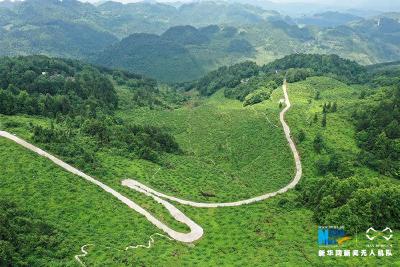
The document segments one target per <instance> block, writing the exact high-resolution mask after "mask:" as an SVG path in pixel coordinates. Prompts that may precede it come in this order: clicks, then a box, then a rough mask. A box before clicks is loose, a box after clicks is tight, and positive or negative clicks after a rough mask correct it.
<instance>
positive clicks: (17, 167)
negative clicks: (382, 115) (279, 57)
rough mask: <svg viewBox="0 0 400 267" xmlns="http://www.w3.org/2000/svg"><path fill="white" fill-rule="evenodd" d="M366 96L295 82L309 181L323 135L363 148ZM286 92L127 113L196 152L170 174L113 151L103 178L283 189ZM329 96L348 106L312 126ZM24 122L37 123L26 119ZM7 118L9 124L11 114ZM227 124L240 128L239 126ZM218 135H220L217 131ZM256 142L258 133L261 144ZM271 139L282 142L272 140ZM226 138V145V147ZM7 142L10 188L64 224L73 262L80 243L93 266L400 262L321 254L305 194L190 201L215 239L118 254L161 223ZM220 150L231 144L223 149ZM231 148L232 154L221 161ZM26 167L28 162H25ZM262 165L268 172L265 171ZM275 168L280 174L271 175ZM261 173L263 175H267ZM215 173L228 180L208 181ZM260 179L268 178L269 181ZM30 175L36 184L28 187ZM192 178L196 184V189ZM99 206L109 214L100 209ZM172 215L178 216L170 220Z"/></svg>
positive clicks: (171, 185)
mask: <svg viewBox="0 0 400 267" xmlns="http://www.w3.org/2000/svg"><path fill="white" fill-rule="evenodd" d="M314 88H318V90H320V91H321V97H322V99H321V100H319V101H314V100H312V101H311V103H309V99H310V98H313V96H314ZM358 92H359V89H357V88H351V87H348V86H345V85H343V84H341V83H339V82H337V81H335V80H331V79H328V78H311V79H308V80H307V81H304V82H300V83H296V84H290V85H289V96H290V97H291V100H292V103H293V109H292V110H291V111H289V113H288V116H287V117H288V123H289V125H290V126H291V127H292V131H293V133H294V134H295V133H296V132H298V131H299V130H300V129H304V130H305V132H306V135H307V138H306V141H304V142H303V143H302V144H301V145H300V146H299V150H300V153H301V155H302V160H303V164H304V178H303V182H304V183H306V182H307V180H308V179H310V178H312V177H314V176H315V174H314V171H315V170H314V161H315V159H316V158H317V157H316V156H315V154H314V152H313V149H312V140H313V137H314V135H315V134H316V133H317V132H322V133H323V135H324V137H325V139H326V140H327V144H328V146H330V147H332V148H334V149H335V150H341V151H346V153H349V154H354V153H356V152H357V150H358V149H357V147H356V145H355V143H354V142H353V141H352V140H353V138H352V136H353V133H354V132H353V130H352V129H353V128H352V124H351V122H350V121H349V120H348V115H349V114H348V112H349V109H348V107H349V106H351V105H353V104H354V102H355V101H358V100H357V99H358ZM281 96H282V92H281V90H276V91H275V92H274V93H273V96H272V100H269V101H266V102H265V103H263V104H260V105H257V106H255V110H256V112H255V111H253V110H252V109H251V108H246V109H243V108H242V107H240V104H239V103H238V102H235V101H230V100H225V99H223V98H222V96H221V93H218V94H217V95H215V96H214V97H213V98H211V99H210V100H208V101H206V102H205V103H203V104H202V105H200V106H198V107H196V108H193V107H192V108H191V107H185V108H183V109H181V110H178V111H174V112H167V111H136V112H134V113H129V114H125V116H126V117H127V118H128V117H129V118H131V119H132V120H135V121H143V122H149V123H157V124H163V125H168V127H170V128H171V130H172V132H173V133H174V134H175V136H176V137H177V140H178V142H179V143H180V144H181V145H182V147H183V148H184V150H185V151H186V152H190V153H187V154H188V155H187V156H179V157H171V158H164V161H165V162H169V163H171V164H173V165H174V166H175V167H174V168H172V169H165V170H160V171H159V172H158V173H160V174H159V175H158V174H157V175H154V172H155V171H156V170H157V168H158V166H155V165H152V164H149V163H145V162H143V161H142V162H140V161H133V162H129V161H127V160H124V159H121V158H118V157H116V156H112V155H111V154H110V153H107V152H103V153H104V154H102V159H103V161H104V162H105V163H106V161H109V163H108V165H107V167H110V171H109V173H108V174H107V176H106V177H104V178H100V179H102V180H104V181H106V182H107V183H108V184H110V185H112V186H113V187H115V188H117V189H118V190H121V188H120V187H119V185H118V184H119V181H120V179H121V178H125V177H126V178H129V177H135V178H137V179H140V180H141V181H144V182H146V183H147V184H150V185H152V186H154V187H155V188H157V189H160V190H161V191H163V192H167V193H173V194H174V195H177V196H180V197H187V198H191V199H195V200H202V197H200V196H199V190H200V189H201V190H203V189H204V190H213V191H214V192H215V193H216V197H215V198H212V199H213V200H214V199H215V200H216V201H221V200H224V199H232V198H234V199H236V198H239V197H243V196H246V195H252V194H253V193H259V192H265V191H266V189H267V188H270V189H273V188H276V187H277V186H279V183H282V184H284V183H286V182H287V181H288V180H289V179H290V175H289V174H290V173H291V172H292V171H293V169H291V170H292V171H291V172H289V173H287V176H286V177H285V176H284V175H279V174H285V171H283V170H282V169H283V168H282V166H281V165H283V166H288V165H289V166H292V165H293V161H292V159H291V156H290V151H289V150H288V148H287V146H286V144H285V142H284V138H283V136H282V131H281V129H280V128H276V127H274V126H272V125H271V124H270V123H269V122H267V121H266V117H265V115H264V114H263V113H264V112H265V110H268V112H267V116H268V118H269V120H270V121H271V123H272V124H277V125H279V124H278V119H277V114H278V112H279V110H278V104H277V102H278V100H279V99H280V98H281ZM326 101H337V102H338V106H339V109H338V112H337V113H335V114H329V115H328V126H327V129H326V130H323V129H322V127H320V122H318V123H316V124H313V125H311V126H310V125H309V121H310V119H312V117H313V115H314V113H315V112H321V110H322V108H321V105H322V104H323V103H324V102H326ZM257 112H258V115H256V114H257ZM122 115H124V114H122ZM216 118H217V119H216ZM15 119H16V120H19V121H23V120H25V121H27V120H28V119H26V118H25V119H24V118H22V117H16V118H15ZM0 120H4V117H2V118H1V119H0ZM43 123H45V122H43ZM250 126H252V127H250ZM262 126H263V128H262ZM228 127H229V128H228ZM253 127H254V128H253ZM226 129H235V130H232V131H231V132H229V131H226ZM222 130H225V131H222ZM260 131H261V132H262V133H263V134H262V136H268V139H264V138H260V136H261V135H260V134H258V133H259V132H260ZM13 132H16V133H18V134H19V135H21V136H24V135H26V136H29V134H28V133H27V132H26V131H25V130H20V131H18V130H15V129H14V130H13ZM208 132H210V133H211V136H208ZM243 135H247V138H245V140H244V141H242V139H241V137H242V136H243ZM253 138H255V139H254V142H253V140H252V139H253ZM271 140H273V141H274V142H271V143H270V142H269V141H271ZM220 141H225V142H222V145H218V142H220ZM226 143H227V144H229V145H230V147H232V152H231V153H228V152H229V151H230V150H228V148H225V147H224V144H226ZM273 144H275V145H273ZM0 146H1V148H2V150H1V151H0V153H1V155H0V158H2V159H4V160H2V161H1V164H2V165H3V166H1V169H7V171H8V173H5V172H2V173H0V176H1V179H0V181H1V182H0V183H1V186H0V193H1V194H2V195H3V194H5V195H7V196H10V197H12V198H14V199H16V200H17V201H18V202H20V203H21V204H22V205H24V206H27V207H30V208H32V209H34V210H37V211H38V212H40V213H41V214H43V216H45V217H46V218H48V219H49V220H51V221H54V222H55V223H58V224H59V225H60V226H61V227H62V228H64V229H65V235H66V239H67V241H66V245H65V246H66V248H67V249H66V250H67V252H68V253H69V254H70V256H69V257H68V258H67V260H68V261H69V262H70V263H72V259H73V258H72V256H73V255H74V254H75V253H76V252H77V251H79V247H80V246H81V245H83V244H85V243H88V242H90V243H94V244H95V245H96V246H95V247H92V248H91V249H90V254H89V256H88V257H87V258H86V259H85V261H86V262H87V264H88V265H89V266H97V265H100V264H102V265H107V266H126V265H128V266H132V265H134V266H137V265H145V266H240V265H242V266H271V265H277V266H294V265H297V266H310V265H312V266H361V265H365V266H378V265H379V266H396V264H397V265H399V264H400V260H399V256H398V255H397V257H393V258H392V259H390V258H382V259H375V258H371V259H357V258H351V259H348V258H347V259H339V260H332V259H331V260H329V259H319V258H318V257H317V252H318V246H317V242H316V240H317V225H315V224H314V222H313V221H312V218H311V216H312V212H311V211H308V210H305V209H303V208H301V207H298V204H297V203H296V194H297V193H296V192H290V193H288V194H285V195H283V196H278V197H276V198H273V199H271V200H268V201H264V202H261V203H257V204H253V205H250V206H242V207H236V208H222V209H194V208H190V207H180V208H181V209H182V210H183V211H185V213H187V215H189V216H190V217H191V218H193V219H194V220H195V221H196V222H198V223H199V224H200V225H202V226H203V227H204V230H205V235H204V237H203V238H202V239H201V240H200V241H199V242H197V244H196V245H195V246H194V247H191V246H186V245H182V244H179V243H177V242H173V241H166V240H163V239H162V238H157V241H156V246H155V247H154V248H152V249H150V250H145V249H139V250H135V251H128V252H124V251H118V250H115V248H119V249H121V248H123V247H124V246H126V245H127V244H129V243H140V242H143V243H144V242H146V241H147V238H148V236H149V235H150V234H152V233H153V232H158V231H157V229H155V228H154V227H153V226H152V225H151V224H150V223H148V222H147V221H145V220H144V219H143V218H142V217H140V216H138V215H137V214H135V213H134V212H131V211H130V210H129V209H128V208H125V207H124V206H123V205H121V204H119V203H118V202H117V201H114V200H113V199H112V198H111V197H109V196H108V195H107V194H106V193H103V192H99V190H97V189H96V188H95V187H94V186H92V185H88V184H87V183H86V182H84V181H81V180H80V179H76V177H73V176H72V175H69V174H66V173H64V172H63V171H60V170H59V169H58V168H57V167H55V166H53V165H52V164H51V163H49V162H48V161H46V160H44V159H40V158H38V157H37V156H36V155H33V154H32V153H29V152H26V151H25V150H24V149H22V148H20V147H18V146H16V145H14V144H12V143H10V142H9V141H4V140H0ZM219 146H222V148H221V149H225V150H222V151H218V149H217V150H215V148H216V147H217V148H218V147H219ZM3 148H5V149H3ZM260 148H261V149H262V150H263V154H262V155H265V157H262V158H261V159H260V162H259V163H258V162H257V161H254V159H255V158H256V157H258V156H259V155H260V153H256V152H258V151H259V150H260ZM243 151H244V152H243ZM284 151H285V152H284ZM241 152H242V153H241ZM8 153H10V154H8ZM225 154H227V155H228V157H226V158H219V157H221V156H222V155H225ZM281 154H282V156H280V157H279V161H273V162H270V161H269V160H268V157H272V158H274V157H276V155H281ZM210 159H213V160H214V161H216V164H217V166H218V168H219V169H221V170H224V172H228V173H234V174H236V175H237V180H238V181H241V182H243V183H245V182H248V181H253V182H254V183H255V184H254V185H253V186H251V185H250V183H249V184H248V186H247V187H246V186H243V184H241V183H234V182H229V181H230V180H229V179H228V177H229V176H228V177H226V176H223V175H220V173H219V172H218V171H216V169H217V168H215V167H213V163H211V162H210ZM218 159H219V160H218ZM250 162H253V163H252V164H254V165H253V167H252V168H251V169H250V170H251V171H254V173H253V174H252V173H251V171H250V172H249V171H244V172H245V173H247V174H249V175H248V176H243V173H240V169H241V168H237V166H240V167H242V166H243V165H244V166H245V165H246V164H248V163H250ZM25 163H26V164H27V165H26V166H25V165H22V164H25ZM264 166H266V167H264ZM258 168H261V169H260V170H258ZM280 168H282V169H280ZM356 171H357V172H359V173H363V174H364V175H368V176H375V175H377V174H376V173H374V172H372V171H369V170H367V169H365V168H360V169H357V170H356ZM124 172H128V176H126V175H122V174H124ZM180 172H181V174H180ZM265 172H269V174H271V175H265ZM260 173H261V174H263V175H259V174H260ZM189 174H191V175H189ZM256 174H257V175H256ZM33 175H35V178H33ZM153 175H154V177H153ZM175 175H177V176H175ZM194 175H197V176H194ZM274 175H275V176H274ZM54 177H57V183H54ZM208 177H210V178H211V177H212V180H214V179H216V181H218V182H217V183H215V182H213V181H211V179H210V180H208V179H205V178H208ZM260 177H261V181H259V179H260ZM270 177H272V178H275V180H276V181H278V182H279V183H278V184H272V183H270V182H269V181H268V180H267V179H268V178H270ZM161 178H162V179H161ZM169 179H171V180H169ZM198 179H199V180H198ZM25 181H31V182H29V183H27V185H24V183H23V182H25ZM201 181H204V182H206V183H207V185H208V187H207V188H198V185H199V182H201ZM189 183H195V186H192V185H190V184H189ZM175 186H176V187H175ZM21 188H22V189H21ZM185 190H187V192H185ZM121 191H124V190H121ZM16 192H17V193H16ZM124 192H126V194H128V195H130V196H133V197H134V200H135V201H138V202H139V203H140V204H141V205H143V206H144V207H146V208H151V209H153V210H155V211H156V212H157V214H162V216H164V215H163V214H164V213H159V212H160V210H162V209H161V208H160V207H159V206H158V205H154V203H153V202H152V201H150V200H146V198H144V197H143V196H142V195H140V194H136V193H130V192H129V190H125V191H124ZM49 199H50V200H51V201H49ZM98 210H102V212H101V213H99V212H98ZM77 211H78V212H77ZM165 220H166V221H169V219H168V216H166V217H165ZM175 227H177V228H179V227H180V226H179V225H176V226H175ZM359 239H360V240H359V244H358V245H360V246H361V247H363V246H365V244H366V241H365V240H364V236H363V235H360V237H359ZM395 240H397V241H396V242H397V243H395V244H394V248H398V245H399V244H398V235H396V239H395ZM351 245H354V244H351ZM106 246H110V247H112V249H108V248H106Z"/></svg>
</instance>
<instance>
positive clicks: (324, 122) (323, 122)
mask: <svg viewBox="0 0 400 267" xmlns="http://www.w3.org/2000/svg"><path fill="white" fill-rule="evenodd" d="M321 125H322V127H326V113H324V114H323V115H322V121H321Z"/></svg>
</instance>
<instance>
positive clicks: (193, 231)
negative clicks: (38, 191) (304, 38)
mask: <svg viewBox="0 0 400 267" xmlns="http://www.w3.org/2000/svg"><path fill="white" fill-rule="evenodd" d="M0 136H2V137H5V138H7V139H10V140H12V141H14V142H15V143H17V144H19V145H21V146H23V147H25V148H27V149H29V150H31V151H33V152H35V153H37V154H39V155H40V156H42V157H45V158H48V159H49V160H51V161H52V162H54V163H55V164H57V165H58V166H60V167H61V168H63V169H64V170H66V171H68V172H70V173H73V174H75V175H78V176H80V177H82V178H83V179H85V180H87V181H89V182H91V183H93V184H95V185H97V186H99V187H101V188H102V189H103V190H104V191H106V192H107V193H110V194H111V195H113V196H114V197H116V198H117V199H119V200H120V201H121V202H122V203H125V204H126V205H128V207H130V208H131V209H133V210H135V211H136V212H138V213H140V214H142V215H143V216H145V217H146V218H147V220H149V221H150V222H151V223H152V224H154V225H155V226H157V227H158V228H159V229H161V230H163V231H164V232H165V233H167V234H168V235H169V236H170V237H171V238H173V239H175V240H177V241H181V242H186V243H191V242H194V241H196V240H198V239H200V238H201V237H202V236H203V228H201V226H200V225H198V224H196V223H195V222H193V221H192V220H191V219H190V218H188V217H187V216H186V215H185V214H183V213H182V212H181V211H180V210H178V209H177V208H176V207H175V206H173V205H172V204H171V203H169V202H167V201H165V200H163V199H161V198H159V197H157V196H155V195H151V197H152V198H153V199H154V200H155V201H157V202H158V203H160V204H161V205H163V206H164V207H165V208H166V209H167V210H168V212H169V213H170V214H171V216H172V217H174V218H175V220H177V221H179V222H181V223H184V224H186V225H187V226H188V227H189V228H190V232H189V233H180V232H177V231H175V230H172V229H171V228H169V227H168V226H167V225H165V224H164V223H163V222H161V221H160V220H158V219H157V218H155V217H154V216H153V215H152V214H151V213H150V212H148V211H147V210H145V209H143V208H142V207H141V206H139V205H138V204H136V203H135V202H133V201H132V200H130V199H129V198H127V197H125V196H123V195H122V194H120V193H118V192H117V191H116V190H114V189H112V188H111V187H109V186H107V185H105V184H103V183H102V182H100V181H98V180H96V179H94V178H93V177H91V176H89V175H87V174H85V173H83V172H81V171H80V170H78V169H76V168H74V167H72V166H71V165H69V164H68V163H65V162H63V161H62V160H60V159H58V158H56V157H54V156H53V155H51V154H49V153H47V152H46V151H44V150H42V149H40V148H38V147H36V146H34V145H32V144H30V143H28V142H26V141H24V140H22V139H21V138H18V137H16V136H14V135H12V134H10V133H8V132H5V131H0ZM146 195H148V194H146Z"/></svg>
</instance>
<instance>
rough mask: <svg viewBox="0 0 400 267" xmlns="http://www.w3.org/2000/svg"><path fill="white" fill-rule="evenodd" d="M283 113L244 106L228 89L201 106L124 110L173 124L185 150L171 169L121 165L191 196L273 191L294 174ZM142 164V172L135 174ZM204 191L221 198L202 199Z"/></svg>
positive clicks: (135, 117)
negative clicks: (225, 94) (280, 116)
mask: <svg viewBox="0 0 400 267" xmlns="http://www.w3.org/2000/svg"><path fill="white" fill-rule="evenodd" d="M279 97H280V96H276V97H275V99H274V100H273V101H274V102H276V103H277V102H278V100H279V99H278V98H279ZM266 108H268V119H269V120H271V122H270V123H269V122H268V121H267V117H266V111H265V110H266ZM278 113H279V108H278V104H276V105H271V106H269V107H267V106H265V105H258V106H256V107H247V108H243V107H242V104H241V103H240V102H238V101H233V100H227V99H225V98H224V97H223V95H222V91H220V92H218V93H217V94H215V95H214V96H213V97H211V98H210V99H207V100H204V101H203V102H202V103H201V104H200V105H199V106H191V105H188V106H186V107H183V108H181V109H178V110H176V111H154V110H153V111H152V110H142V111H135V112H133V113H132V112H131V113H124V114H121V116H123V117H124V118H125V119H127V120H130V121H133V122H136V123H148V124H152V125H158V126H163V127H167V128H169V129H170V131H171V132H172V133H173V134H174V135H175V137H176V138H177V141H178V142H179V143H180V145H181V147H182V148H183V150H184V151H185V154H184V155H182V156H168V157H165V158H164V159H163V160H164V162H165V163H164V164H165V165H166V166H169V167H160V166H158V165H154V164H143V163H142V162H140V165H141V166H139V164H135V163H133V164H132V163H131V162H128V161H124V162H122V161H120V164H121V166H122V165H123V164H125V165H126V172H127V173H128V174H129V175H130V176H132V177H136V178H137V179H138V180H140V181H143V182H145V183H147V184H149V185H151V186H152V187H154V188H158V189H160V190H161V191H163V192H166V193H169V194H173V195H175V196H179V197H182V198H186V199H192V200H197V201H218V202H221V201H232V200H239V199H243V198H249V197H251V196H255V195H260V194H262V193H265V192H270V191H273V190H275V189H278V188H280V187H282V186H284V185H285V184H287V183H288V182H289V181H290V180H291V179H292V176H293V173H294V163H293V160H292V158H291V153H290V149H289V147H288V145H287V143H286V140H285V137H284V135H283V131H282V129H281V127H280V123H279V122H278V121H277V117H278ZM274 125H279V127H278V128H277V127H275V126H274ZM139 168H140V169H141V172H138V173H135V172H134V171H135V169H139ZM121 171H123V172H125V170H121ZM121 174H122V173H121ZM201 192H210V193H213V194H215V197H211V198H210V197H209V198H206V197H202V195H201Z"/></svg>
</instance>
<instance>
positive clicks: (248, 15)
mask: <svg viewBox="0 0 400 267" xmlns="http://www.w3.org/2000/svg"><path fill="white" fill-rule="evenodd" d="M0 14H1V16H0V37H1V38H0V54H1V55H30V54H45V55H50V56H61V57H72V58H79V59H85V60H90V61H92V62H95V63H98V64H101V65H104V66H110V67H118V68H124V69H128V70H131V71H135V72H138V73H141V74H145V75H148V76H151V77H153V78H157V79H161V80H163V81H168V82H176V81H188V80H193V79H197V78H199V77H201V76H202V75H204V74H206V73H207V72H208V71H211V70H215V69H217V68H218V67H220V66H224V65H232V64H236V63H239V62H243V61H246V60H252V61H256V62H257V63H258V64H265V63H267V62H271V61H273V60H275V59H278V58H281V57H283V56H286V55H290V54H293V53H319V54H337V55H339V56H341V57H344V58H349V59H352V60H356V61H357V62H358V63H361V64H373V63H380V62H385V61H394V60H398V59H399V58H400V49H399V46H398V43H399V40H400V39H399V38H400V37H399V36H400V23H399V15H398V14H397V13H387V14H382V15H380V16H377V17H372V18H367V19H362V18H359V17H357V16H353V15H349V14H342V13H337V12H326V13H321V14H316V15H315V16H314V19H317V20H318V21H317V22H316V21H308V18H299V19H297V20H296V19H293V18H289V17H284V16H282V15H280V14H279V13H277V12H276V11H266V10H263V9H261V8H259V7H254V6H251V5H244V4H239V3H228V2H211V1H201V2H194V3H190V4H182V5H179V6H172V5H167V4H160V3H148V2H140V3H131V4H121V3H117V2H105V3H103V4H101V5H98V6H94V5H91V4H88V3H82V2H79V1H77V0H67V1H59V0H45V1H41V0H27V1H21V2H18V1H16V2H2V4H1V5H0ZM296 23H299V24H306V25H305V26H304V27H299V26H298V25H297V24H296ZM314 24H317V25H319V26H323V27H319V26H315V25H314ZM142 33H146V34H142ZM149 34H150V35H149ZM156 35H158V36H156ZM146 42H148V47H144V46H143V44H144V43H146ZM182 70H185V71H182Z"/></svg>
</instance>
